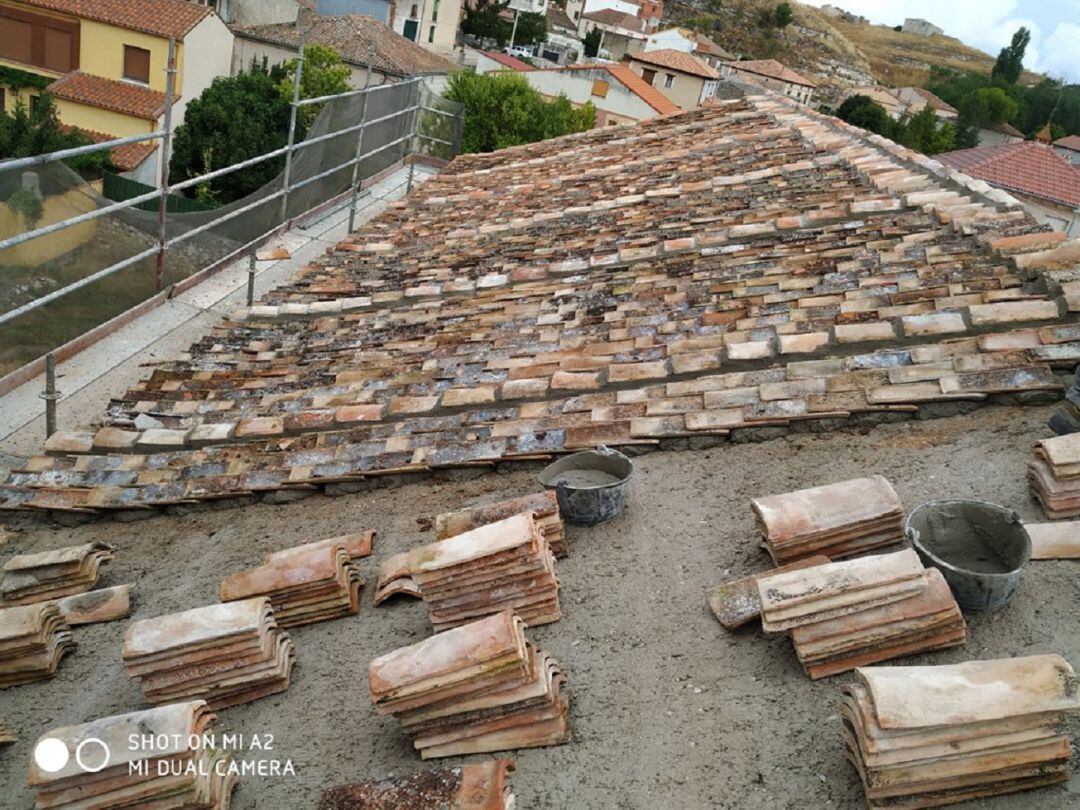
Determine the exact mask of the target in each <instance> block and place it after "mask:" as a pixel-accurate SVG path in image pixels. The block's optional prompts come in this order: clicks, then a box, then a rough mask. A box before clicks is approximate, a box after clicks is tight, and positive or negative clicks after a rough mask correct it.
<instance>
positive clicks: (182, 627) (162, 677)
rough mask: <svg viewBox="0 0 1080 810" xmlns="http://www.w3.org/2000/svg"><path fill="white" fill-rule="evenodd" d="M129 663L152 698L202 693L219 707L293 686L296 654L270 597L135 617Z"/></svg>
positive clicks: (167, 699)
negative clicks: (155, 616) (291, 678)
mask: <svg viewBox="0 0 1080 810" xmlns="http://www.w3.org/2000/svg"><path fill="white" fill-rule="evenodd" d="M123 657H124V665H125V666H126V667H127V672H128V675H129V676H131V677H132V678H135V679H137V680H138V681H139V683H140V685H141V686H142V688H143V692H144V693H145V694H146V699H147V700H148V701H150V702H151V703H169V702H171V701H176V700H190V699H192V698H199V699H202V700H205V701H206V702H207V703H208V704H209V705H210V707H211V708H212V709H220V708H224V707H226V706H235V705H237V704H240V703H248V702H250V701H252V700H257V699H258V698H261V697H266V696H267V695H274V694H277V693H278V692H283V691H285V690H286V689H288V688H289V678H290V675H291V673H292V666H293V659H294V657H295V653H294V650H293V644H292V641H291V640H290V639H289V635H288V633H285V632H283V631H281V630H279V629H278V625H277V622H276V621H275V619H274V611H273V608H272V607H271V606H270V600H269V599H266V598H265V597H257V598H254V599H245V600H242V601H239V602H229V603H227V604H224V605H209V606H207V607H201V608H195V609H194V610H187V611H184V612H183V613H173V614H170V615H167V616H159V617H157V618H153V619H144V620H142V621H139V622H135V623H134V624H132V625H131V626H130V627H129V628H128V631H127V634H126V635H125V637H124V652H123Z"/></svg>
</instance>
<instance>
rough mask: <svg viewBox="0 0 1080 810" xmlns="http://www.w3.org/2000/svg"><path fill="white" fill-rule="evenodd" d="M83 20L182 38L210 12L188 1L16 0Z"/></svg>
mask: <svg viewBox="0 0 1080 810" xmlns="http://www.w3.org/2000/svg"><path fill="white" fill-rule="evenodd" d="M19 2H20V3H23V4H24V5H28V6H35V7H37V8H44V9H49V10H50V11H59V12H61V13H63V14H70V15H72V16H74V17H79V18H81V19H84V20H95V21H97V22H103V23H109V24H110V25H116V26H119V27H120V28H128V29H131V30H133V31H145V32H146V33H148V34H157V35H158V36H161V37H175V38H176V39H183V38H184V37H185V36H187V34H188V32H189V31H191V29H192V28H194V27H195V26H196V25H198V24H199V23H201V22H202V21H203V19H205V18H206V17H208V16H210V15H211V14H213V13H214V12H213V10H212V9H211V8H210V7H209V6H204V5H198V4H197V3H191V2H188V0H19Z"/></svg>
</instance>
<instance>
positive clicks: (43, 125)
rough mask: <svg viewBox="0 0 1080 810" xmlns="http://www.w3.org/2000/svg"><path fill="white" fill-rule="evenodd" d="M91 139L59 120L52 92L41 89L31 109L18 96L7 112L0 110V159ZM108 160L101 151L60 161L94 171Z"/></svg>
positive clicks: (79, 143) (76, 143)
mask: <svg viewBox="0 0 1080 810" xmlns="http://www.w3.org/2000/svg"><path fill="white" fill-rule="evenodd" d="M91 143H93V140H92V139H91V138H90V137H89V136H87V135H86V134H85V133H83V132H80V131H79V130H77V129H71V128H65V127H64V126H63V125H62V124H61V123H60V116H59V115H58V114H57V112H56V105H55V104H53V100H52V96H50V95H49V94H48V93H45V92H43V93H41V95H39V96H38V98H37V101H36V102H35V103H34V104H33V108H32V109H30V108H27V106H26V105H25V104H23V103H22V99H19V100H18V101H17V102H16V103H15V109H13V110H12V111H11V112H10V113H7V112H3V113H0V159H7V158H20V157H30V156H31V155H42V154H45V153H46V152H56V151H58V150H60V149H71V148H73V147H76V146H86V145H88V144H91ZM108 160H109V157H108V153H107V152H105V151H101V152H93V153H91V154H89V155H80V156H79V157H74V158H69V159H68V160H66V161H64V162H65V163H66V164H67V165H68V166H70V167H71V168H72V169H75V170H76V171H79V172H84V173H94V172H95V171H100V169H101V168H102V167H103V166H105V165H106V164H107V163H108Z"/></svg>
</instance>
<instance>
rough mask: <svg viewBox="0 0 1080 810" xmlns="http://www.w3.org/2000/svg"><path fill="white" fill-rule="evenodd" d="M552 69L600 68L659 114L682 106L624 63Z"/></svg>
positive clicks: (668, 112) (673, 111)
mask: <svg viewBox="0 0 1080 810" xmlns="http://www.w3.org/2000/svg"><path fill="white" fill-rule="evenodd" d="M551 70H553V71H560V70H602V71H604V72H606V73H608V74H609V75H610V76H611V77H612V78H614V79H616V80H617V81H618V82H619V83H620V84H622V85H623V86H624V87H625V88H626V89H627V90H629V91H630V92H631V93H633V94H634V95H636V96H638V97H639V98H640V99H641V100H642V101H644V102H645V103H646V104H648V105H649V106H650V107H652V108H653V109H654V110H656V111H657V112H658V113H660V114H661V115H668V114H670V113H675V112H679V111H680V110H681V109H682V107H680V106H679V105H678V104H676V103H675V102H674V101H671V100H670V99H669V98H668V97H667V96H665V95H664V94H663V93H661V92H660V91H659V90H657V89H656V88H655V87H653V86H652V85H651V84H649V83H648V82H646V81H645V80H644V79H642V78H641V77H640V76H638V75H637V74H636V73H634V71H632V70H631V69H630V68H628V67H627V66H626V65H615V64H611V63H604V62H592V63H589V64H585V65H567V66H566V67H561V68H551Z"/></svg>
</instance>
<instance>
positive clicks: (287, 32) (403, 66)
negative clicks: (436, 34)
mask: <svg viewBox="0 0 1080 810" xmlns="http://www.w3.org/2000/svg"><path fill="white" fill-rule="evenodd" d="M304 31H305V33H304V41H305V42H306V43H308V44H312V43H317V44H319V45H325V46H327V47H329V48H333V49H334V50H335V51H337V52H338V53H339V54H341V60H342V61H343V62H344V63H345V64H346V65H348V66H349V69H350V73H351V75H350V79H349V83H350V84H351V85H352V86H353V87H363V86H364V85H365V84H369V83H370V84H387V83H390V82H396V81H400V80H401V79H404V78H409V77H413V76H427V77H429V78H430V79H431V80H432V82H433V83H434V84H435V85H436V87H438V86H439V85H440V84H441V83H442V82H443V81H444V80H445V79H446V77H447V76H449V75H450V74H451V73H453V72H454V71H455V70H456V69H457V65H455V64H454V63H453V62H451V61H450V60H448V59H445V58H444V57H442V56H439V54H437V53H432V52H431V51H429V50H426V49H424V48H421V47H420V46H419V45H417V44H416V43H415V42H411V41H410V40H408V39H406V38H405V37H403V36H401V35H400V34H396V33H394V31H393V30H392V29H391V28H390V26H388V25H386V24H385V23H383V22H380V21H379V20H377V19H375V18H374V17H367V16H364V15H363V14H339V15H334V16H326V15H322V14H320V15H312V16H311V17H310V18H309V21H308V22H307V23H305V25H304ZM232 32H233V34H234V35H235V37H236V44H235V47H234V49H233V72H234V73H235V72H238V71H240V70H242V69H243V68H245V67H246V66H247V65H249V64H250V63H251V61H252V60H253V59H254V60H255V61H256V62H262V61H263V59H265V60H266V61H267V63H268V64H271V65H276V64H281V63H282V62H287V61H288V60H290V59H293V58H295V57H296V51H297V49H298V48H299V47H300V24H299V23H298V22H297V21H296V20H294V21H292V22H284V23H271V24H269V25H241V26H233V27H232ZM369 67H370V75H369V70H368V68H369Z"/></svg>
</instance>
